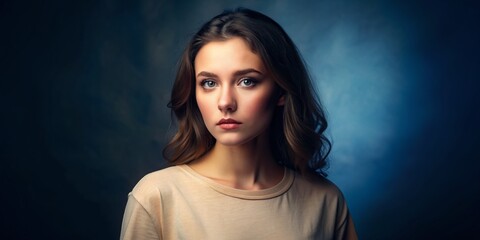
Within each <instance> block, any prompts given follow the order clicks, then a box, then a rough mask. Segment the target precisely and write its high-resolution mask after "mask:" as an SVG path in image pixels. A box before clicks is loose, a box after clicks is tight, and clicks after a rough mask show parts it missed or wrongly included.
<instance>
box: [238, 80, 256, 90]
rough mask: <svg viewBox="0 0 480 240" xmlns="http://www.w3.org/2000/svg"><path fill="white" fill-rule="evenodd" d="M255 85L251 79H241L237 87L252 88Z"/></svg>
mask: <svg viewBox="0 0 480 240" xmlns="http://www.w3.org/2000/svg"><path fill="white" fill-rule="evenodd" d="M256 84H257V80H255V79H253V78H242V79H241V80H240V83H239V84H238V85H240V86H241V87H247V88H248V87H253V86H255V85H256Z"/></svg>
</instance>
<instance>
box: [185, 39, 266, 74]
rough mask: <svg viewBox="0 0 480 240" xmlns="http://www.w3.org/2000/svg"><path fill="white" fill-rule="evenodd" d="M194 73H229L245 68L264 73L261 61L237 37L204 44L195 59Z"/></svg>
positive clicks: (244, 42) (245, 43)
mask: <svg viewBox="0 0 480 240" xmlns="http://www.w3.org/2000/svg"><path fill="white" fill-rule="evenodd" d="M194 64H195V73H196V74H197V73H199V72H201V71H208V72H213V73H229V72H233V71H238V70H242V69H247V68H253V69H256V70H258V71H260V72H264V71H265V67H264V64H263V61H262V59H261V58H260V56H259V55H258V54H256V53H254V52H253V51H252V49H251V47H250V46H249V45H248V43H247V42H246V41H245V40H243V39H242V38H239V37H234V38H231V39H228V40H224V41H212V42H209V43H207V44H205V45H204V46H203V47H202V48H200V50H199V51H198V53H197V56H196V58H195V62H194Z"/></svg>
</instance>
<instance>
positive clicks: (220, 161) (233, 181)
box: [190, 139, 283, 190]
mask: <svg viewBox="0 0 480 240" xmlns="http://www.w3.org/2000/svg"><path fill="white" fill-rule="evenodd" d="M190 166H191V167H192V168H193V169H194V170H196V171H197V172H198V173H200V174H202V175H204V176H206V177H209V178H211V179H213V180H215V181H217V182H218V183H221V184H224V185H227V186H230V187H233V188H239V189H247V190H259V189H264V188H269V187H272V186H274V185H275V184H277V183H278V182H279V181H280V180H281V179H282V177H283V168H282V167H281V166H279V165H278V164H277V163H276V162H275V160H274V158H273V156H272V153H271V151H270V148H269V145H268V142H267V141H263V142H262V141H261V140H260V139H257V140H252V141H250V142H249V143H247V144H244V145H237V146H225V145H222V144H219V143H217V144H215V146H214V147H213V149H212V150H211V151H210V152H208V153H207V154H206V155H205V156H204V157H202V158H201V159H198V160H197V161H194V162H193V163H191V164H190Z"/></svg>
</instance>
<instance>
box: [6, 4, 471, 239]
mask: <svg viewBox="0 0 480 240" xmlns="http://www.w3.org/2000/svg"><path fill="white" fill-rule="evenodd" d="M238 6H243V7H249V8H253V9H255V10H258V11H261V12H263V13H265V14H267V15H269V16H271V17H272V18H273V19H275V20H277V21H278V22H279V23H280V24H281V25H282V26H283V27H284V29H285V30H286V31H287V32H288V33H289V35H290V36H291V37H292V39H293V40H294V42H295V43H296V44H297V46H298V48H299V49H300V51H301V53H302V54H303V57H304V59H305V61H306V62H307V64H308V67H309V69H310V71H311V74H312V76H313V78H314V80H315V83H316V87H317V90H318V92H319V93H320V95H321V98H322V101H323V104H324V105H325V107H326V109H327V112H328V119H329V123H330V126H329V130H328V134H329V136H330V137H331V139H332V141H333V150H332V153H331V158H330V168H329V170H328V173H329V178H330V179H331V180H333V181H334V182H335V183H336V184H337V185H339V186H340V188H341V189H342V190H343V192H344V194H345V195H346V197H347V200H348V203H349V205H350V209H351V212H352V214H353V218H354V220H355V223H356V226H357V231H358V233H359V235H360V237H361V239H460V238H466V237H468V236H473V233H476V231H477V230H478V228H479V227H480V223H479V221H478V219H479V210H478V206H477V204H478V203H479V202H480V187H479V184H478V182H480V181H479V180H480V179H479V176H480V170H479V169H480V163H479V162H480V154H479V152H480V150H479V148H480V145H479V143H480V138H479V134H480V129H479V126H478V123H479V122H480V116H479V115H480V114H479V109H480V106H479V97H478V90H479V86H480V83H479V80H480V79H479V74H478V71H479V70H478V69H480V64H479V56H480V51H479V47H478V44H479V43H480V37H479V33H478V26H477V25H478V23H479V17H478V16H477V15H478V12H479V8H478V7H477V6H476V4H475V3H474V1H464V2H460V1H430V2H429V1H416V2H413V1H412V2H405V1H394V2H392V1H335V0H325V1H314V0H311V1H308V0H307V1H298V0H295V1H294V0H289V1H280V0H278V1H213V0H211V1H165V0H163V1H162V0H159V1H153V0H142V1H113V0H111V1H77V2H76V3H72V2H70V1H30V2H19V1H17V2H13V1H12V2H3V3H1V4H0V8H1V9H0V10H1V15H0V22H1V23H0V24H1V29H2V31H1V32H2V37H1V40H0V41H1V59H2V60H1V61H2V62H1V68H2V71H1V73H0V74H1V76H0V77H1V84H2V87H1V92H2V95H1V109H2V131H1V136H2V137H1V141H2V142H1V146H2V151H1V160H2V166H3V167H2V170H3V172H5V174H2V184H3V185H4V187H3V189H2V202H4V203H3V204H2V205H3V208H2V210H0V216H1V219H2V224H1V226H2V230H1V231H0V238H2V239H39V238H46V239H47V238H48V239H117V238H118V237H119V231H120V225H121V220H122V215H123V210H124V207H125V203H126V200H127V194H128V192H129V191H130V190H131V189H132V187H133V186H134V184H135V183H136V182H137V181H138V180H139V179H140V178H141V177H142V176H143V175H145V174H146V173H148V172H151V171H155V170H157V169H159V168H161V167H163V166H165V163H164V162H163V160H162V156H161V150H162V147H163V145H164V144H165V143H166V141H167V139H168V136H169V134H171V133H172V132H173V131H175V128H174V126H172V123H171V121H170V112H169V109H168V108H167V107H166V105H167V102H168V99H169V95H170V88H171V86H172V83H173V76H174V73H175V64H176V61H177V60H178V58H179V56H180V53H181V51H182V50H183V47H184V46H185V45H186V42H187V41H188V39H189V37H190V36H191V35H192V34H193V33H194V32H195V31H196V30H197V29H198V28H199V27H200V25H201V24H202V23H204V22H205V21H207V20H208V19H209V18H211V17H213V16H214V15H216V14H218V13H220V12H221V11H222V10H223V9H226V8H235V7H238Z"/></svg>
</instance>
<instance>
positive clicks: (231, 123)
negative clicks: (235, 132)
mask: <svg viewBox="0 0 480 240" xmlns="http://www.w3.org/2000/svg"><path fill="white" fill-rule="evenodd" d="M240 124H242V123H241V122H239V121H237V120H235V119H232V118H222V119H221V120H220V121H218V123H217V125H218V126H220V127H221V128H222V129H225V130H231V129H236V128H238V127H239V126H240Z"/></svg>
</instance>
